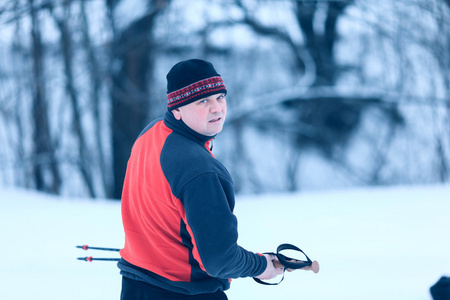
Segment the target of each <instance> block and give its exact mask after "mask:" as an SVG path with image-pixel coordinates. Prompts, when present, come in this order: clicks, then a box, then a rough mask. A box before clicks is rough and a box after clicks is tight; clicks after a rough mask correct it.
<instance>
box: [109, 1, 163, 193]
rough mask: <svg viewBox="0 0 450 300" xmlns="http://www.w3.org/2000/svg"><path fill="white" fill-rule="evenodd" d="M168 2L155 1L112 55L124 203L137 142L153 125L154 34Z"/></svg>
mask: <svg viewBox="0 0 450 300" xmlns="http://www.w3.org/2000/svg"><path fill="white" fill-rule="evenodd" d="M166 2H168V1H161V0H153V1H152V3H151V5H149V6H150V7H151V8H150V9H149V12H148V14H146V15H144V16H143V17H141V18H140V19H138V20H136V21H135V22H133V23H132V24H131V25H130V26H129V27H128V28H127V29H126V30H124V31H123V32H122V33H121V34H120V35H119V36H118V37H117V39H116V41H115V43H114V45H113V53H112V61H111V63H112V68H111V70H112V74H111V77H112V90H111V99H112V145H113V164H114V195H113V196H114V198H116V199H120V197H121V195H122V185H123V181H124V178H125V172H126V167H127V162H128V158H129V156H130V152H131V148H132V146H133V143H134V141H135V140H136V138H137V137H138V135H139V133H140V132H141V130H142V129H143V128H144V127H145V125H146V124H147V123H148V122H149V121H150V120H149V118H148V116H149V110H150V93H149V88H148V86H149V84H148V77H149V75H150V74H151V73H152V72H153V68H154V62H153V60H154V47H155V46H154V43H153V39H152V31H153V27H154V24H155V18H156V17H157V15H158V14H159V13H160V12H161V11H162V9H163V8H164V7H165V4H166Z"/></svg>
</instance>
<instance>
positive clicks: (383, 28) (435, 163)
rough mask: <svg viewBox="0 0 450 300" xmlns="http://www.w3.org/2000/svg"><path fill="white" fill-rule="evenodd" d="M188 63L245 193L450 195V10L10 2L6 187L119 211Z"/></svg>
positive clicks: (228, 0) (6, 21) (355, 0)
mask: <svg viewBox="0 0 450 300" xmlns="http://www.w3.org/2000/svg"><path fill="white" fill-rule="evenodd" d="M188 58H203V59H206V60H209V61H211V62H213V64H214V65H215V67H216V69H217V70H218V71H219V73H220V74H221V75H222V77H223V78H224V81H225V83H226V85H227V89H228V95H227V101H228V108H229V112H228V117H227V122H226V126H225V129H224V131H223V132H222V133H221V134H220V135H219V136H218V137H217V138H216V140H215V141H214V153H215V155H216V157H217V158H218V159H219V160H220V161H221V162H223V163H224V165H225V166H226V167H227V168H228V169H229V171H230V172H231V174H232V176H233V178H234V180H235V186H236V190H237V192H238V193H242V194H244V193H252V194H254V193H267V192H285V191H288V192H290V191H299V190H311V189H330V188H345V187H355V186H368V185H371V186H372V185H400V184H402V185H405V184H430V183H448V182H449V181H450V96H449V95H450V0H396V1H394V0H380V1H368V0H348V1H345V0H342V1H338V0H335V1H331V0H329V1H325V0H323V1H306V0H305V1H294V0H213V1H211V0H210V1H208V0H197V1H186V0H74V1H67V0H26V1H25V0H16V1H7V0H2V1H0V145H1V147H0V186H4V187H7V186H8V187H11V186H13V187H22V188H27V189H35V190H38V191H43V192H47V193H52V194H59V195H68V196H88V197H92V198H99V197H106V198H111V199H119V198H120V193H121V188H122V181H123V177H124V174H125V169H126V163H127V160H128V157H129V154H130V150H131V147H132V145H133V142H134V140H135V139H136V137H137V136H138V135H139V133H140V132H141V130H142V129H143V128H144V127H145V126H146V125H147V124H148V123H149V122H150V121H152V120H153V119H155V118H157V117H160V116H162V114H163V113H164V112H165V110H166V100H165V99H166V81H165V75H166V74H167V72H168V70H169V69H170V67H171V66H172V65H173V64H175V63H176V62H178V61H180V60H184V59H188Z"/></svg>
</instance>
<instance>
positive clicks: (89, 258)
mask: <svg viewBox="0 0 450 300" xmlns="http://www.w3.org/2000/svg"><path fill="white" fill-rule="evenodd" d="M77 259H78V260H84V261H88V262H92V261H94V260H103V261H119V260H120V258H98V257H92V256H86V257H78V258H77Z"/></svg>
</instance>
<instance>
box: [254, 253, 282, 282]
mask: <svg viewBox="0 0 450 300" xmlns="http://www.w3.org/2000/svg"><path fill="white" fill-rule="evenodd" d="M264 257H265V258H266V260H267V267H266V269H265V270H264V272H263V273H262V274H261V275H259V276H256V277H255V278H258V279H262V280H268V279H272V278H275V277H277V276H278V275H281V274H283V271H284V267H283V265H282V264H280V262H279V261H278V260H277V257H276V256H275V255H273V254H264Z"/></svg>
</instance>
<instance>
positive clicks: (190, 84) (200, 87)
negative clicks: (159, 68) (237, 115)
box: [166, 59, 227, 110]
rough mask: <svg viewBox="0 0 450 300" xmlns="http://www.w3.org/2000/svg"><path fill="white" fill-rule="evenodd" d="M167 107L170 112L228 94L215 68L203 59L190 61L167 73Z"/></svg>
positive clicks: (182, 62) (183, 62)
mask: <svg viewBox="0 0 450 300" xmlns="http://www.w3.org/2000/svg"><path fill="white" fill-rule="evenodd" d="M166 78H167V106H168V108H169V109H170V110H173V109H175V108H178V107H180V106H183V105H186V104H189V103H192V102H194V101H196V100H199V99H202V98H206V97H208V96H211V95H214V94H218V93H225V94H226V93H227V90H226V88H225V84H224V83H223V80H222V78H221V77H220V75H219V74H217V72H216V70H215V69H214V66H213V65H212V64H211V63H210V62H207V61H204V60H201V59H189V60H185V61H181V62H179V63H177V64H176V65H174V66H173V67H172V69H170V71H169V73H167V76H166Z"/></svg>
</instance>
